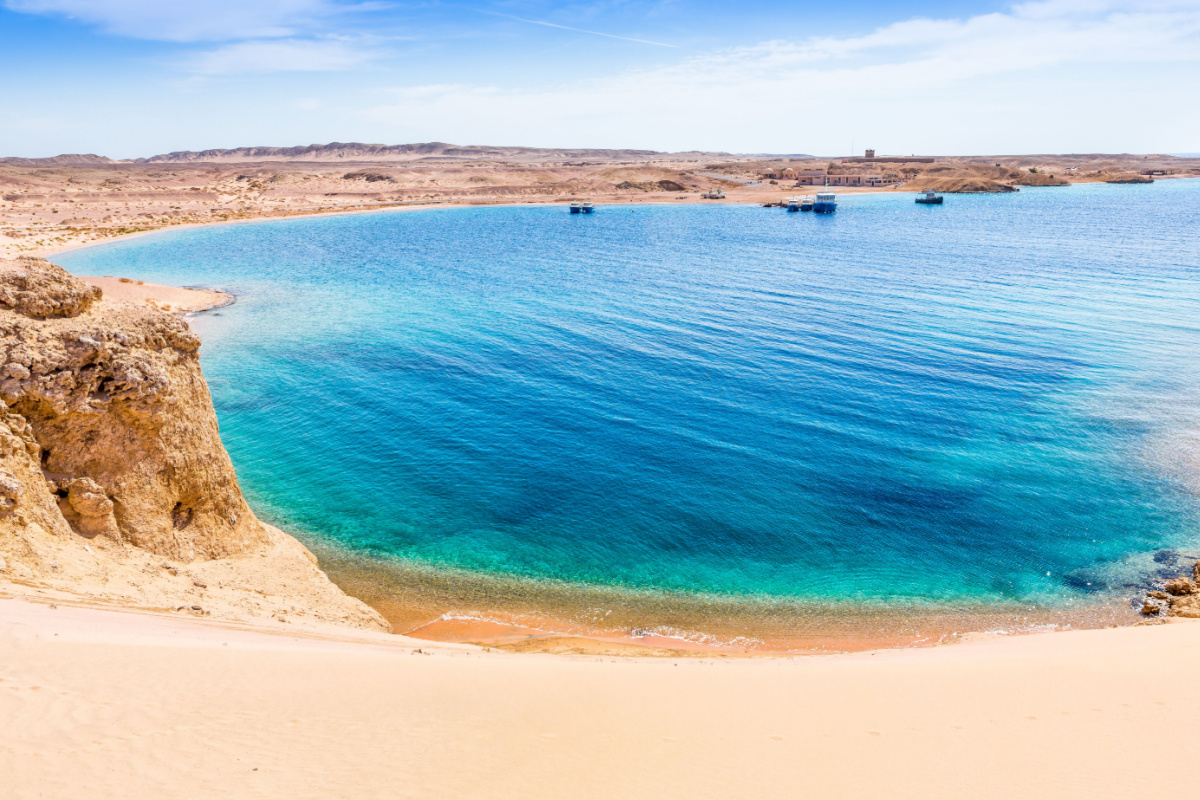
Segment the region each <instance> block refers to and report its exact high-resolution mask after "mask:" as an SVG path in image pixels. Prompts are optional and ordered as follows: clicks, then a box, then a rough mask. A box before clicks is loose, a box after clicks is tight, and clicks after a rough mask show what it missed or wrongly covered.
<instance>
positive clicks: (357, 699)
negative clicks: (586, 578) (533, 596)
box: [0, 599, 1200, 800]
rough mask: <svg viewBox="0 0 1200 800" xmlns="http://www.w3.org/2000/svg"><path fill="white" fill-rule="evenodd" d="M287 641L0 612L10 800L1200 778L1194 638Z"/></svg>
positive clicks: (880, 787)
mask: <svg viewBox="0 0 1200 800" xmlns="http://www.w3.org/2000/svg"><path fill="white" fill-rule="evenodd" d="M284 627H286V626H280V627H279V629H277V630H276V631H274V632H271V631H269V630H267V629H258V630H251V629H234V628H231V627H228V626H222V625H220V624H218V623H213V622H206V621H203V620H194V619H190V618H171V617H166V616H156V615H150V614H139V613H131V612H118V611H107V610H96V609H86V608H72V607H67V606H63V605H60V606H59V607H58V608H57V609H53V608H51V607H49V606H48V605H45V604H39V603H32V602H26V601H23V600H20V599H6V600H0V796H2V797H3V798H5V800H10V799H11V800H16V799H18V798H35V797H36V798H72V800H75V799H76V798H89V800H92V799H95V800H99V799H100V798H122V799H125V798H218V797H220V798H356V799H358V800H362V799H365V798H405V797H438V798H477V797H478V798H507V797H514V798H516V797H521V798H525V797H547V798H550V797H553V798H593V797H594V798H615V797H654V798H675V797H679V798H683V797H687V798H698V797H700V798H707V797H730V798H765V797H788V798H799V797H829V798H853V797H871V798H909V797H912V798H918V797H920V798H933V797H970V798H973V799H978V798H991V797H997V798H1000V797H1003V798H1045V797H1055V798H1075V797H1087V798H1135V797H1136V798H1143V797H1149V796H1152V795H1154V794H1163V795H1166V794H1168V793H1169V794H1172V795H1174V794H1177V793H1179V792H1184V793H1187V792H1190V791H1192V787H1194V785H1195V780H1196V764H1197V761H1196V757H1195V745H1194V739H1195V734H1194V728H1195V725H1196V720H1197V718H1198V717H1200V680H1197V674H1198V670H1197V665H1198V664H1200V622H1191V621H1181V622H1179V623H1176V624H1169V625H1160V626H1154V627H1135V628H1122V629H1112V630H1098V631H1081V632H1072V633H1053V634H1039V635H1031V636H1022V637H1002V638H999V637H997V638H987V637H984V638H977V639H975V640H973V641H970V642H967V643H964V644H959V645H953V646H946V647H939V648H929V649H920V650H907V651H882V652H877V653H862V654H855V655H845V656H819V657H807V658H797V659H728V660H720V659H704V660H693V659H688V660H680V661H678V662H675V661H673V660H670V659H617V660H612V659H608V658H603V659H596V658H591V657H588V658H573V657H564V656H547V655H511V654H502V653H497V652H490V653H489V652H483V651H481V650H478V649H475V648H471V647H469V646H452V645H430V644H429V643H428V642H418V641H415V640H409V639H404V638H403V637H396V636H388V635H386V634H360V633H353V632H351V633H346V634H328V633H324V634H320V633H316V632H310V633H306V634H302V635H297V633H296V632H294V631H287V632H284V631H283V630H282V629H283V628H284ZM418 647H420V648H421V649H422V650H424V651H425V653H431V654H429V655H423V654H416V653H415V650H416V648H418Z"/></svg>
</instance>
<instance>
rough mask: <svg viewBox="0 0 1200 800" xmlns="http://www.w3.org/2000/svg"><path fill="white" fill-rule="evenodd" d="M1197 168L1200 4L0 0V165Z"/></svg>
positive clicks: (1054, 0) (1188, 0)
mask: <svg viewBox="0 0 1200 800" xmlns="http://www.w3.org/2000/svg"><path fill="white" fill-rule="evenodd" d="M431 140H438V141H448V142H455V143H460V144H524V145H533V146H547V147H570V146H574V147H642V148H651V149H658V150H685V149H705V150H725V151H730V152H774V153H800V152H804V153H817V154H822V155H843V154H848V153H850V152H851V151H852V150H854V151H857V152H861V151H862V149H863V148H864V147H874V148H876V149H878V150H879V151H881V152H887V153H935V154H955V153H1033V152H1124V151H1130V152H1184V151H1186V152H1192V151H1200V0H1150V1H1149V2H1124V3H1119V2H1105V1H1104V0H1098V1H1097V0H1029V2H1021V3H1016V4H1013V3H989V2H982V3H948V2H891V3H885V2H872V1H870V0H848V1H847V2H829V1H828V0H826V2H819V3H818V2H809V0H790V2H776V3H765V2H757V0H746V1H745V2H741V3H717V2H686V0H661V1H659V2H641V1H640V0H610V1H609V2H590V3H583V2H580V3H574V4H570V3H554V2H538V1H537V0H498V1H495V2H467V1H464V2H437V1H436V0H432V1H427V2H403V0H400V1H397V2H392V1H391V0H348V1H346V2H343V1H342V0H268V1H266V2H257V1H256V0H206V2H203V3H199V2H165V1H164V0H0V155H20V156H41V155H50V154H54V153H59V152H95V153H101V154H104V155H109V156H113V157H120V158H125V157H134V156H141V155H152V154H154V153H160V152H167V151H170V150H184V149H203V148H209V147H235V146H240V145H295V144H310V143H314V142H328V141H366V142H384V143H400V142H415V141H431Z"/></svg>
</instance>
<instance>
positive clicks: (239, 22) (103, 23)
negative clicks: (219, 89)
mask: <svg viewBox="0 0 1200 800" xmlns="http://www.w3.org/2000/svg"><path fill="white" fill-rule="evenodd" d="M4 5H5V7H6V8H8V9H9V10H11V11H18V12H22V13H26V14H44V15H56V16H65V17H68V18H70V19H75V20H78V21H80V22H83V23H85V24H88V25H95V26H97V27H99V28H101V29H102V30H104V31H105V32H108V33H113V34H118V35H120V36H129V37H133V38H138V39H156V40H163V41H176V42H199V41H232V40H239V39H262V38H275V37H286V36H294V35H296V34H297V33H299V32H301V31H304V30H308V29H311V28H312V27H314V26H316V25H318V24H320V23H321V22H322V21H323V20H327V19H328V18H330V17H332V16H335V15H339V14H342V13H346V12H351V11H362V10H372V9H374V8H378V7H380V6H379V5H378V4H375V3H345V2H339V1H338V0H203V2H191V1H190V0H4Z"/></svg>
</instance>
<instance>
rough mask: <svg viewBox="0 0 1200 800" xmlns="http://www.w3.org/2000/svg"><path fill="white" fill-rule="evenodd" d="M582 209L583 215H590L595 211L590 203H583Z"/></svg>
mask: <svg viewBox="0 0 1200 800" xmlns="http://www.w3.org/2000/svg"><path fill="white" fill-rule="evenodd" d="M582 209H583V213H585V214H590V213H592V212H593V211H594V210H595V209H596V207H595V206H594V205H592V204H591V203H584V204H583V206H582Z"/></svg>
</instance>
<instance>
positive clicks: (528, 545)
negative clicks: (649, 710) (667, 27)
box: [57, 181, 1200, 606]
mask: <svg viewBox="0 0 1200 800" xmlns="http://www.w3.org/2000/svg"><path fill="white" fill-rule="evenodd" d="M1197 209H1200V182H1197V181H1160V182H1158V183H1155V184H1153V185H1149V186H1106V185H1096V186H1093V185H1084V186H1075V187H1069V188H1058V189H1026V190H1022V191H1021V192H1020V193H1019V194H1016V195H994V196H987V195H982V196H949V197H947V200H946V204H945V205H944V206H942V207H932V208H930V207H923V206H917V205H916V204H914V203H913V202H912V196H911V195H907V194H904V195H876V196H865V195H864V196H846V197H843V198H841V205H840V209H839V211H838V212H837V214H835V215H832V216H819V215H813V214H788V213H786V212H784V211H782V210H778V209H762V208H758V207H745V206H735V205H709V206H696V205H687V206H684V205H679V206H666V205H661V206H638V207H636V208H635V207H629V206H608V207H602V208H600V209H599V210H598V211H597V213H596V214H594V215H591V216H580V215H569V214H567V213H566V210H565V208H562V207H509V208H503V207H491V208H454V209H433V210H423V211H410V212H397V213H379V214H369V215H357V216H343V217H326V218H313V219H298V220H289V221H280V222H270V223H255V224H239V225H230V226H222V227H212V228H198V229H190V230H178V231H172V232H164V233H161V234H156V235H153V236H147V237H143V238H139V239H134V240H128V241H125V242H119V243H114V244H110V245H105V246H101V247H94V248H89V249H85V250H79V251H75V252H73V253H69V254H66V255H63V256H61V257H59V258H58V259H57V260H58V261H59V263H62V264H63V265H64V266H66V267H67V268H68V269H71V270H72V271H75V272H77V273H80V274H96V275H120V276H129V277H135V278H140V279H143V280H148V281H155V282H163V283H174V284H180V285H204V286H215V287H220V288H224V289H228V290H230V291H232V292H234V293H236V294H237V295H238V302H237V303H236V304H235V305H234V306H232V307H229V308H226V309H223V310H222V311H221V312H220V314H219V315H213V314H207V315H202V316H198V317H196V318H194V319H193V320H192V324H193V327H195V328H196V329H197V331H198V332H199V333H200V335H201V336H202V338H203V341H204V348H203V351H202V359H203V366H204V369H205V372H206V374H207V376H208V378H209V382H210V385H211V388H212V392H213V398H214V402H215V405H216V408H217V412H218V415H219V417H220V421H221V426H222V435H223V438H224V440H225V442H226V445H227V447H228V448H229V451H230V453H231V455H232V457H233V460H234V463H235V465H236V467H237V470H238V473H239V476H240V478H241V481H242V484H243V487H244V488H245V490H246V493H247V495H248V497H249V499H250V501H251V503H252V505H254V506H255V507H256V509H257V510H259V512H260V514H261V515H262V516H264V517H265V518H267V519H269V520H272V521H274V522H276V523H278V524H281V525H282V526H285V527H287V528H288V529H290V530H293V531H297V532H300V533H301V534H302V535H303V536H306V537H308V539H309V540H310V541H314V542H316V543H317V544H319V545H323V546H325V547H327V548H328V547H333V548H337V549H340V550H342V551H346V552H350V553H356V554H359V555H360V556H366V557H368V558H372V559H382V560H396V561H397V562H402V563H405V564H415V565H427V566H432V567H449V568H456V569H460V570H466V571H468V572H470V573H475V574H484V575H498V576H516V577H522V578H530V579H534V580H552V581H565V582H568V583H571V582H577V583H582V584H588V585H591V586H607V587H622V588H627V589H641V590H651V591H652V592H653V591H668V592H676V593H685V594H690V593H695V594H702V595H717V596H725V597H734V598H736V597H754V598H779V599H787V600H799V601H805V600H810V599H815V598H819V599H823V600H828V599H833V600H849V601H862V600H868V601H883V602H890V603H909V602H916V603H930V602H932V603H935V604H936V603H949V604H954V603H962V602H975V603H979V602H982V603H992V602H995V603H1011V602H1020V603H1035V604H1041V605H1048V606H1054V605H1055V604H1060V603H1070V602H1073V601H1076V600H1079V599H1080V598H1088V597H1094V596H1096V595H1098V594H1099V595H1104V594H1106V593H1107V594H1112V595H1114V596H1116V595H1121V594H1122V593H1125V594H1128V593H1129V592H1130V587H1131V586H1132V585H1134V584H1136V582H1137V581H1138V580H1142V579H1144V577H1145V573H1146V571H1147V570H1152V569H1154V568H1155V566H1154V565H1155V564H1156V563H1157V564H1158V565H1159V566H1161V565H1162V564H1163V563H1167V562H1169V561H1171V560H1172V559H1174V558H1175V556H1174V554H1173V553H1166V554H1164V553H1163V552H1161V551H1164V550H1169V551H1179V550H1184V551H1186V550H1187V549H1188V548H1192V549H1193V550H1194V549H1196V547H1197V544H1198V542H1200V502H1198V497H1197V494H1196V491H1195V490H1196V488H1197V487H1198V486H1200V480H1197V479H1196V478H1195V475H1200V472H1197V471H1196V468H1195V467H1196V466H1197V465H1200V455H1195V453H1197V452H1200V451H1196V450H1195V448H1194V444H1195V442H1194V441H1193V440H1194V439H1195V437H1196V432H1197V431H1200V359H1198V358H1197V357H1196V356H1197V353H1200V224H1198V223H1200V212H1198V210H1197ZM1156 552H1157V553H1158V554H1159V557H1158V561H1157V562H1155V561H1154V560H1153V558H1151V555H1152V554H1154V553H1156Z"/></svg>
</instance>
